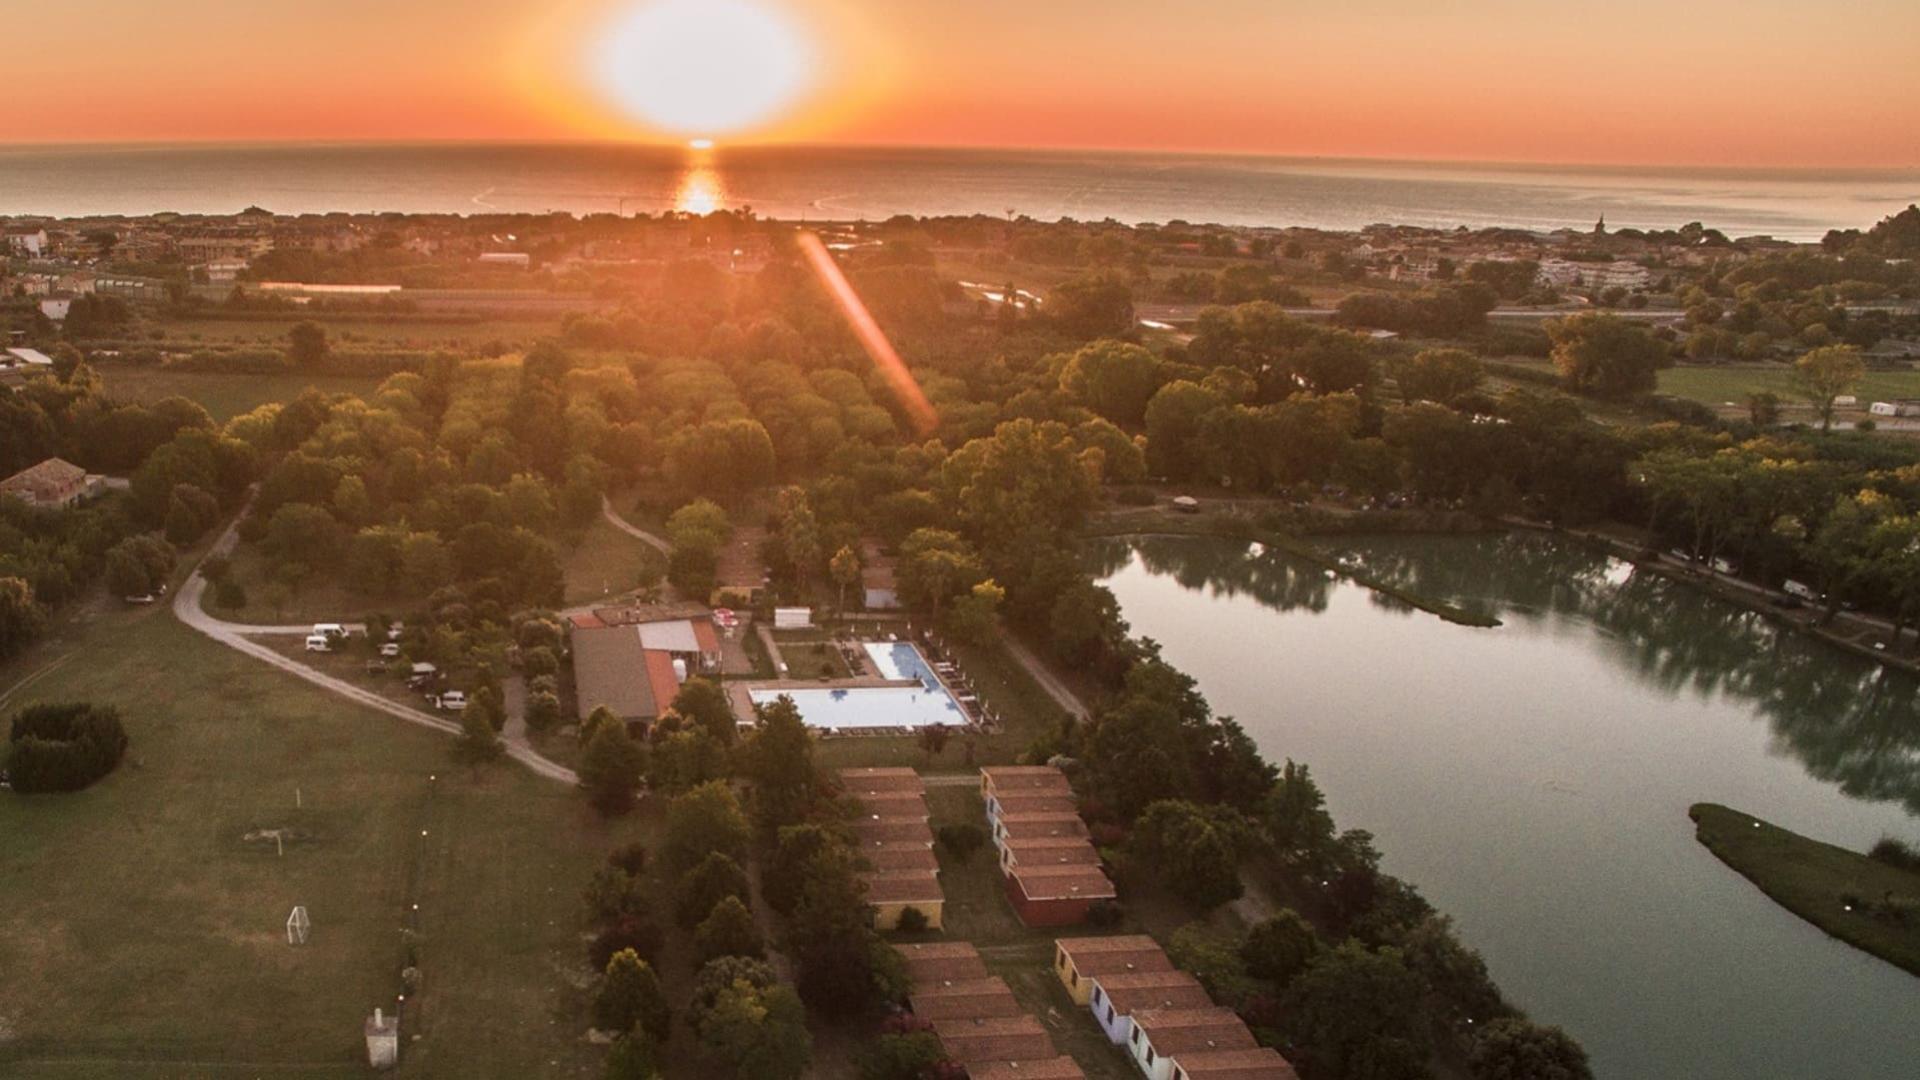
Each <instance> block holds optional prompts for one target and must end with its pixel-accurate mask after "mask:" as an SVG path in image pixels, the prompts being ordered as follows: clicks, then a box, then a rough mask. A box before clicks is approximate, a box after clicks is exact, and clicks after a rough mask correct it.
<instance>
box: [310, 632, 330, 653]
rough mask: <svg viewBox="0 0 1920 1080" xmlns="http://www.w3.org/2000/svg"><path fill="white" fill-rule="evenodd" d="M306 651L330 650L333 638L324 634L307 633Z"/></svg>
mask: <svg viewBox="0 0 1920 1080" xmlns="http://www.w3.org/2000/svg"><path fill="white" fill-rule="evenodd" d="M307 651H308V652H332V651H333V639H332V638H330V637H328V636H327V635H325V634H308V635H307Z"/></svg>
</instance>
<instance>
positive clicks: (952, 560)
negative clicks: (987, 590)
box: [895, 529, 987, 612]
mask: <svg viewBox="0 0 1920 1080" xmlns="http://www.w3.org/2000/svg"><path fill="white" fill-rule="evenodd" d="M895 569H896V571H897V573H898V575H899V584H900V598H901V599H902V600H904V601H906V602H907V603H908V604H911V605H913V606H914V607H919V608H926V609H929V610H932V611H934V612H939V611H941V610H942V609H944V608H945V607H946V605H947V602H948V601H949V600H951V599H952V598H953V597H954V596H955V595H956V594H958V593H960V592H962V591H964V590H967V589H970V588H972V587H973V585H974V584H976V583H977V582H979V581H981V580H984V579H985V578H986V576H987V574H986V569H985V567H983V566H982V565H981V564H980V557H979V556H978V555H977V554H975V553H974V550H973V545H972V544H969V543H967V541H966V540H965V539H963V538H962V537H961V536H960V534H958V533H955V532H950V531H948V530H945V529H915V530H914V531H913V533H912V534H911V535H909V536H908V537H907V539H906V541H905V542H904V543H902V544H901V545H900V558H899V561H898V562H897V563H896V564H895Z"/></svg>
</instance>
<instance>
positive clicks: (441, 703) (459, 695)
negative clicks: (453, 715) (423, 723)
mask: <svg viewBox="0 0 1920 1080" xmlns="http://www.w3.org/2000/svg"><path fill="white" fill-rule="evenodd" d="M433 704H434V707H435V708H438V709H439V710H441V711H442V712H459V711H461V710H462V709H465V708H466V707H467V695H466V693H465V692H464V691H461V690H449V691H447V692H446V693H444V694H441V695H440V696H439V697H438V698H435V699H434V702H433Z"/></svg>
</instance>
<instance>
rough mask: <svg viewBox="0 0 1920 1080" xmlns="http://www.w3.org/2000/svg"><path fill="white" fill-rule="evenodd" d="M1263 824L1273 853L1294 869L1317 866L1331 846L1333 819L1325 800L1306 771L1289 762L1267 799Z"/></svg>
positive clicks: (1282, 769) (1290, 760)
mask: <svg viewBox="0 0 1920 1080" xmlns="http://www.w3.org/2000/svg"><path fill="white" fill-rule="evenodd" d="M1266 824H1267V836H1268V838H1269V839H1270V840H1271V841H1272V843H1273V847H1274V850H1275V852H1277V853H1278V854H1279V855H1280V857H1281V858H1282V859H1285V860H1287V861H1289V862H1292V863H1295V864H1296V865H1303V866H1305V867H1308V868H1311V867H1315V866H1318V865H1319V864H1320V862H1321V860H1322V859H1323V858H1324V857H1325V855H1326V853H1327V851H1328V850H1329V849H1330V848H1331V847H1332V846H1333V815H1331V814H1329V813H1327V800H1326V797H1325V796H1324V795H1322V794H1321V793H1320V785H1319V784H1317V783H1315V782H1314V779H1313V775H1312V773H1310V772H1309V771H1308V769H1307V767H1306V766H1305V765H1297V764H1295V763H1294V761H1293V759H1292V758H1288V759H1287V763H1286V765H1285V766H1283V767H1282V768H1281V770H1280V779H1279V780H1278V782H1276V783H1275V784H1274V785H1273V792H1272V794H1270V795H1269V796H1268V797H1267V806H1266Z"/></svg>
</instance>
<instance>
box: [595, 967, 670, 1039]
mask: <svg viewBox="0 0 1920 1080" xmlns="http://www.w3.org/2000/svg"><path fill="white" fill-rule="evenodd" d="M593 1026H594V1027H596V1028H598V1029H600V1030H601V1031H614V1032H619V1033H621V1034H625V1033H626V1032H629V1031H632V1030H634V1029H635V1028H638V1029H639V1030H640V1031H642V1032H644V1033H645V1034H646V1036H647V1037H648V1038H649V1039H652V1040H653V1041H654V1042H656V1043H661V1042H665V1041H667V1036H668V1035H670V1034H672V1031H673V1010H672V1009H671V1008H670V1007H669V1006H668V1005H667V997H666V994H665V993H664V992H662V991H661V989H660V978H659V976H657V975H655V974H654V973H653V968H652V967H651V966H649V965H648V964H647V962H646V961H645V960H642V959H640V956H639V954H638V953H635V952H634V951H633V950H632V949H623V950H621V951H620V952H617V953H614V954H613V959H612V960H609V961H608V962H607V970H606V974H604V975H602V976H601V978H600V986H599V989H597V990H596V991H595V992H594V995H593Z"/></svg>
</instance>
